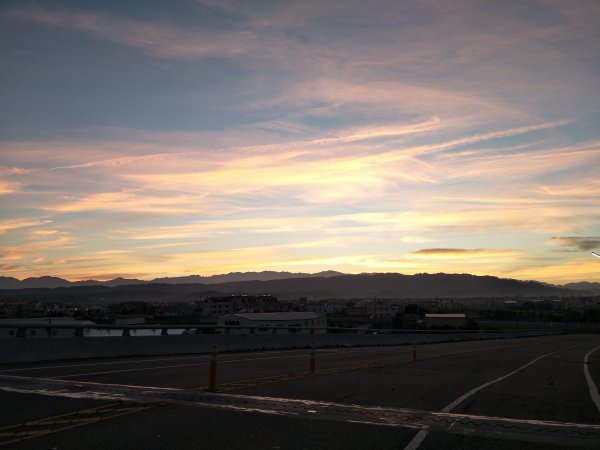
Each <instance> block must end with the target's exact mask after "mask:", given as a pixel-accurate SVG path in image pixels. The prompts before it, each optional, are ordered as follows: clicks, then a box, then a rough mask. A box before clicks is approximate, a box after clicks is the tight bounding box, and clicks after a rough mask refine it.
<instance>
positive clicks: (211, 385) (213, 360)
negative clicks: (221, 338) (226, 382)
mask: <svg viewBox="0 0 600 450" xmlns="http://www.w3.org/2000/svg"><path fill="white" fill-rule="evenodd" d="M212 349H213V350H212V354H211V356H210V374H209V377H208V389H207V390H208V391H209V392H215V391H216V390H217V356H218V355H219V346H218V345H217V344H213V346H212Z"/></svg>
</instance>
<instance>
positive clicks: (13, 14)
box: [0, 0, 600, 284]
mask: <svg viewBox="0 0 600 450" xmlns="http://www.w3.org/2000/svg"><path fill="white" fill-rule="evenodd" d="M598 23H600V3H599V2H597V1H593V0H589V1H588V0H580V1H577V2H573V1H569V0H563V1H550V0H548V1H534V0H522V1H521V0H520V1H514V2H506V1H461V0H448V1H443V0H438V1H425V0H424V1H402V2H399V1H379V0H375V1H374V0H369V1H368V2H367V1H362V0H361V1H353V0H343V1H341V0H340V1H333V0H332V1H329V0H320V1H310V0H304V1H279V0H277V1H276V0H273V1H255V0H240V1H235V0H222V1H221V0H198V1H193V0H189V1H172V2H163V1H132V2H123V1H83V0H80V1H60V0H58V1H52V2H42V1H29V0H19V1H3V2H2V3H1V4H0V56H1V58H2V71H1V72H0V77H1V78H0V136H1V139H0V211H1V216H0V268H1V270H0V274H1V275H4V276H13V277H16V278H19V279H22V278H26V277H32V276H42V275H53V276H60V277H63V278H67V279H69V280H83V279H89V278H94V279H102V280H106V279H111V278H114V277H117V276H123V277H129V278H132V277H134V278H141V279H152V278H155V277H162V276H184V275H191V274H199V275H212V274H219V273H228V272H235V271H240V272H245V271H262V270H277V271H290V272H310V273H314V272H319V271H324V270H337V271H341V272H345V273H363V272H399V273H404V274H414V273H423V272H428V273H437V272H446V273H472V274H476V275H494V276H498V277H503V278H516V279H523V280H529V279H535V280H539V281H544V282H548V283H556V284H564V283H568V282H574V281H583V280H587V281H596V282H600V261H599V260H598V259H597V258H594V257H593V255H592V254H591V252H592V251H593V250H596V251H598V250H600V171H599V169H600V27H598Z"/></svg>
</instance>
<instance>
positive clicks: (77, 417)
mask: <svg viewBox="0 0 600 450" xmlns="http://www.w3.org/2000/svg"><path fill="white" fill-rule="evenodd" d="M118 406H123V407H121V408H119V407H118ZM155 406H156V404H149V405H143V406H130V405H128V404H122V403H111V404H109V405H104V406H99V407H95V408H87V409H83V410H81V411H75V412H71V413H66V414H60V415H57V416H52V417H46V418H44V419H38V420H32V421H28V422H24V423H20V424H17V425H10V426H6V427H2V428H0V430H3V431H4V432H0V440H2V439H9V440H8V441H4V442H0V446H3V445H7V444H14V443H15V442H21V441H25V440H28V439H33V438H36V437H40V436H45V435H48V434H52V433H58V432H59V431H65V430H69V429H71V428H76V427H81V426H84V425H89V424H92V423H97V422H100V421H103V420H108V419H113V418H115V417H119V416H124V415H127V414H133V413H136V412H141V411H145V410H147V409H150V408H153V407H155ZM106 413H109V414H108V415H105V414H106ZM111 413H112V414H111ZM93 414H100V415H96V416H95V417H94V416H91V417H90V415H93ZM82 415H86V417H82ZM68 416H71V417H73V419H67V417H68ZM63 424H69V425H67V426H61V427H59V428H55V427H54V426H56V425H63ZM47 426H52V428H43V429H37V430H36V429H30V430H24V431H14V432H6V430H11V429H12V430H14V429H19V428H21V429H22V428H27V427H47Z"/></svg>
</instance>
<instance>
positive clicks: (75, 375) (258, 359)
mask: <svg viewBox="0 0 600 450" xmlns="http://www.w3.org/2000/svg"><path fill="white" fill-rule="evenodd" d="M290 358H307V356H306V355H289V356H276V357H274V358H247V359H230V360H226V361H219V364H231V363H237V362H245V361H262V360H271V359H290ZM209 364H210V361H206V362H201V363H194V364H175V365H170V366H154V367H137V368H135V369H120V370H105V371H103V372H87V373H74V374H70V375H57V376H55V377H46V378H48V379H51V380H61V379H63V378H74V377H87V376H90V375H104V374H107V373H122V372H143V371H145V370H157V369H171V368H176V367H192V366H208V365H209Z"/></svg>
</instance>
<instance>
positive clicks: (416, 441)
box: [404, 344, 585, 450]
mask: <svg viewBox="0 0 600 450" xmlns="http://www.w3.org/2000/svg"><path fill="white" fill-rule="evenodd" d="M582 345H585V344H579V345H574V346H572V347H568V348H564V349H561V350H556V351H554V352H550V353H546V354H544V355H542V356H538V357H537V358H534V359H532V360H531V361H529V362H528V363H527V364H524V365H522V366H521V367H519V368H518V369H516V370H513V371H512V372H510V373H507V374H506V375H503V376H501V377H498V378H496V379H495V380H492V381H488V382H487V383H483V384H482V385H481V386H478V387H476V388H474V389H471V390H470V391H469V392H467V393H466V394H463V395H461V396H460V397H458V398H457V399H456V400H454V401H453V402H452V403H450V404H448V405H446V406H445V407H444V408H442V412H444V413H447V412H450V411H452V410H453V409H454V408H456V407H457V406H458V405H460V404H461V403H462V402H464V401H465V400H466V399H468V398H469V397H471V396H472V395H474V394H476V393H477V392H479V391H481V390H482V389H485V388H486V387H488V386H491V385H492V384H495V383H498V382H500V381H503V380H505V379H507V378H508V377H511V376H513V375H515V374H516V373H518V372H520V371H521V370H523V369H526V368H527V367H529V366H531V365H532V364H535V363H536V362H538V361H539V360H540V359H542V358H545V357H547V356H550V355H554V354H555V353H558V352H562V351H565V350H569V349H571V348H576V347H581V346H582ZM428 435H429V431H428V430H421V431H419V432H418V433H417V435H416V436H415V437H414V438H413V439H412V440H411V441H410V442H409V443H408V445H407V446H406V447H404V450H416V449H417V448H419V445H420V444H421V443H422V442H423V441H424V440H425V438H426V437H427V436H428Z"/></svg>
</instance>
